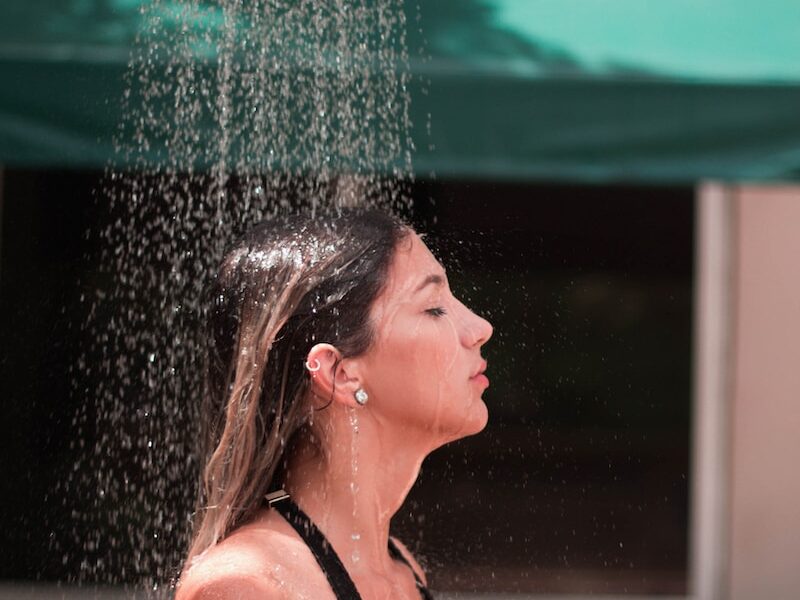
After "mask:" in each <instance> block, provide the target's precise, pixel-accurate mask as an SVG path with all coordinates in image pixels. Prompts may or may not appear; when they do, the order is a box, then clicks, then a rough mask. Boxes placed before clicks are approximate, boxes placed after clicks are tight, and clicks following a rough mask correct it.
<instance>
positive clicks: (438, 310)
mask: <svg viewBox="0 0 800 600" xmlns="http://www.w3.org/2000/svg"><path fill="white" fill-rule="evenodd" d="M425 312H426V313H428V314H429V315H431V316H434V317H441V316H442V315H446V314H447V311H446V310H445V309H444V308H442V307H441V306H436V307H434V308H429V309H427V310H426V311H425Z"/></svg>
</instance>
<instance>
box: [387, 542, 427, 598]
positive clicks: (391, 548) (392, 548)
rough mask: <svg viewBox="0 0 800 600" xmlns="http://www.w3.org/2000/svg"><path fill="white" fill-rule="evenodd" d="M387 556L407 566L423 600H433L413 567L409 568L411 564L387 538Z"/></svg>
mask: <svg viewBox="0 0 800 600" xmlns="http://www.w3.org/2000/svg"><path fill="white" fill-rule="evenodd" d="M389 554H391V555H392V558H393V559H395V560H399V561H401V562H403V563H405V564H406V566H408V568H409V569H411V572H412V573H413V574H414V581H416V582H417V590H418V591H419V594H420V596H422V598H423V600H433V596H432V595H431V593H430V592H429V591H428V588H426V587H425V584H424V583H422V579H420V578H419V575H417V572H416V571H415V570H414V567H412V566H411V563H410V562H408V560H406V557H405V556H404V555H403V553H402V552H400V549H399V548H398V547H397V545H396V544H395V543H394V540H393V539H392V538H391V537H389Z"/></svg>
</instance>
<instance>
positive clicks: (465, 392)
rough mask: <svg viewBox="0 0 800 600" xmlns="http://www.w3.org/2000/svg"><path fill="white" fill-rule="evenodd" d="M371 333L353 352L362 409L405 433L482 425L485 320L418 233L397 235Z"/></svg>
mask: <svg viewBox="0 0 800 600" xmlns="http://www.w3.org/2000/svg"><path fill="white" fill-rule="evenodd" d="M370 317H371V322H372V327H373V329H374V331H375V339H374V342H373V344H372V345H371V347H370V349H369V350H368V351H367V352H366V353H365V354H363V355H362V356H360V357H358V358H357V359H356V360H357V362H358V363H359V369H358V372H359V375H360V379H361V380H362V385H363V387H364V389H365V390H366V391H367V392H368V393H369V397H370V401H369V410H370V414H371V415H372V416H373V417H374V418H376V419H378V420H379V421H380V420H383V421H385V422H386V423H391V426H392V427H400V428H403V429H405V430H407V431H408V433H409V434H410V435H413V433H414V432H415V431H416V432H426V433H428V434H431V433H432V434H433V437H434V440H435V442H438V443H446V442H448V441H452V440H455V439H458V438H461V437H464V436H467V435H471V434H474V433H477V432H478V431H480V430H481V429H483V428H484V427H485V425H486V422H487V419H488V411H487V408H486V405H485V404H484V402H483V399H482V398H481V395H482V393H483V391H484V390H485V389H486V388H487V387H488V385H489V381H488V379H487V378H486V376H485V375H484V374H483V371H484V370H485V369H486V361H485V360H484V359H483V358H482V356H481V347H482V346H483V344H485V343H486V342H487V341H488V340H489V338H490V337H491V335H492V326H491V325H490V324H489V322H488V321H486V320H485V319H483V318H481V317H479V316H477V315H476V314H475V313H473V312H472V311H471V310H469V308H467V307H466V306H464V304H462V303H461V302H460V301H459V300H458V299H457V298H456V297H455V296H453V294H452V292H451V291H450V287H449V284H448V281H447V275H446V273H445V270H444V268H443V267H442V265H441V264H440V263H439V262H438V261H437V260H436V258H435V257H434V256H433V254H431V252H430V250H429V249H428V248H427V246H425V244H424V243H423V241H422V240H421V239H420V237H419V236H418V235H417V234H415V233H410V234H409V235H408V236H407V237H406V238H405V239H403V240H401V242H400V243H399V245H398V247H397V249H396V250H395V253H394V256H393V259H392V262H391V264H390V267H389V272H388V278H387V282H386V285H385V287H384V289H383V291H382V293H381V294H380V295H379V296H378V298H377V299H376V300H375V302H374V304H373V306H372V309H371V315H370Z"/></svg>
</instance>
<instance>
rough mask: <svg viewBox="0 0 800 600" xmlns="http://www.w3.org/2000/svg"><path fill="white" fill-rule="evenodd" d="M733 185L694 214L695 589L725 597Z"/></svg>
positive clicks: (710, 186)
mask: <svg viewBox="0 0 800 600" xmlns="http://www.w3.org/2000/svg"><path fill="white" fill-rule="evenodd" d="M732 196H733V190H732V189H731V188H729V187H726V186H724V185H722V184H716V183H705V184H702V185H700V186H699V188H698V191H697V199H696V207H697V208H696V218H695V223H696V225H695V286H694V288H695V292H694V294H695V299H694V304H695V309H694V315H695V317H694V389H693V407H694V409H693V411H694V412H693V419H692V425H693V431H692V478H691V513H690V515H691V516H690V525H689V527H690V535H689V540H690V541H689V543H690V548H689V594H690V596H691V597H692V598H696V599H697V600H722V599H724V598H726V597H727V581H728V573H727V570H728V552H727V549H728V514H729V512H728V511H729V506H728V490H729V489H730V485H729V481H728V479H729V477H728V471H729V467H728V464H729V452H730V439H729V437H730V395H731V381H732V373H731V367H732V357H731V347H732V346H731V344H732V332H731V326H732V323H733V306H732V302H733V289H734V285H733V281H732V278H733V273H734V270H733V262H734V261H733V258H734V248H735V245H734V240H733V233H734V231H735V217H736V215H735V214H734V204H733V202H732Z"/></svg>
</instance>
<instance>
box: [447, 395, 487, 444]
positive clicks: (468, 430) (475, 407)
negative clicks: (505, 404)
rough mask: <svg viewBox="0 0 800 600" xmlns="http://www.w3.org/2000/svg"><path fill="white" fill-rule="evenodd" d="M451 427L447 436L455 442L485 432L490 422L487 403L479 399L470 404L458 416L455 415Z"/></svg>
mask: <svg viewBox="0 0 800 600" xmlns="http://www.w3.org/2000/svg"><path fill="white" fill-rule="evenodd" d="M454 417H455V418H454V419H453V421H452V423H451V425H452V426H451V427H448V428H447V429H448V431H447V432H444V433H446V434H447V437H448V441H451V442H452V441H455V440H458V439H461V438H465V437H468V436H471V435H475V434H476V433H479V432H481V431H483V429H484V428H485V427H486V424H487V423H488V422H489V409H488V408H487V407H486V403H485V402H484V401H483V400H482V399H480V398H478V399H477V400H475V401H473V402H471V403H470V405H469V406H468V407H467V408H466V409H464V410H463V411H460V413H459V414H458V416H457V417H456V416H455V415H454Z"/></svg>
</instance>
